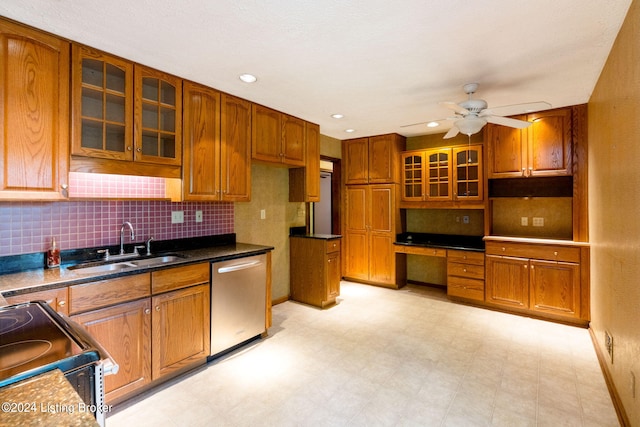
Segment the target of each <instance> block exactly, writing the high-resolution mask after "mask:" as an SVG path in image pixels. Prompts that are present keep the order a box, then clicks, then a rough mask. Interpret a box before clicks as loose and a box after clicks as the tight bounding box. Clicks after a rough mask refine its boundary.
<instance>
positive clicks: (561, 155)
mask: <svg viewBox="0 0 640 427" xmlns="http://www.w3.org/2000/svg"><path fill="white" fill-rule="evenodd" d="M527 120H528V121H530V122H532V123H533V124H532V125H531V126H530V127H529V128H527V143H528V144H527V145H528V150H529V151H528V159H529V165H528V168H529V169H528V176H557V175H571V173H572V167H571V161H572V155H571V109H570V108H563V109H558V110H550V111H543V112H540V113H535V114H529V115H528V116H527Z"/></svg>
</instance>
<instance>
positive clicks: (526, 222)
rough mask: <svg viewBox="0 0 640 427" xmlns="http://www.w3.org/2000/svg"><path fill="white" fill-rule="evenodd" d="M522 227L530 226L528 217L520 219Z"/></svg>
mask: <svg viewBox="0 0 640 427" xmlns="http://www.w3.org/2000/svg"><path fill="white" fill-rule="evenodd" d="M520 225H521V226H523V227H527V226H528V225H529V217H528V216H522V217H520Z"/></svg>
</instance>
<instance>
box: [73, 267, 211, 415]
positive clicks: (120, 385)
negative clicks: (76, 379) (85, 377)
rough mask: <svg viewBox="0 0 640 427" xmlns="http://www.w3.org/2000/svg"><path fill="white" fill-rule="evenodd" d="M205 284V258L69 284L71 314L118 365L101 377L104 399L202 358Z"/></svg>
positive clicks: (206, 339) (206, 330)
mask: <svg viewBox="0 0 640 427" xmlns="http://www.w3.org/2000/svg"><path fill="white" fill-rule="evenodd" d="M209 288H210V286H209V263H208V262H205V263H200V264H194V265H187V266H180V267H175V268H170V269H165V270H158V271H154V272H153V273H144V274H136V275H132V276H123V277H119V278H115V279H109V280H102V281H99V282H92V283H85V284H81V285H74V286H71V287H70V288H69V309H70V312H71V314H72V316H71V318H72V319H73V320H74V321H76V322H77V323H79V324H81V325H83V326H84V327H85V328H86V329H87V331H88V332H89V333H90V334H91V336H93V337H94V338H95V339H96V341H98V342H99V343H100V344H101V345H102V346H103V347H104V348H105V349H106V350H107V351H108V352H109V353H110V354H111V356H112V357H113V358H114V359H115V361H116V363H118V365H119V366H120V369H119V371H118V373H117V374H116V375H109V376H106V377H105V390H106V401H107V403H113V402H114V401H120V400H123V399H124V398H128V397H131V396H132V395H133V394H135V392H139V391H141V389H142V388H143V387H145V386H147V385H149V384H151V383H153V382H156V381H158V380H160V379H163V378H169V377H170V376H171V374H174V373H177V372H180V371H182V370H186V369H188V368H190V367H192V366H196V365H198V364H199V363H204V362H205V361H206V358H207V356H208V355H209V348H210V327H209V325H210V317H209V314H210V290H209ZM65 291H66V289H65Z"/></svg>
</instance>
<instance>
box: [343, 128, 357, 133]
mask: <svg viewBox="0 0 640 427" xmlns="http://www.w3.org/2000/svg"><path fill="white" fill-rule="evenodd" d="M344 131H345V132H347V133H351V132H355V131H356V130H355V129H345V130H344Z"/></svg>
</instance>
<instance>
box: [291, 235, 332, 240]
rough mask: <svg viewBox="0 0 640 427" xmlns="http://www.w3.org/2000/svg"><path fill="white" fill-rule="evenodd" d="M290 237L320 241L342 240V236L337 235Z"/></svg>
mask: <svg viewBox="0 0 640 427" xmlns="http://www.w3.org/2000/svg"><path fill="white" fill-rule="evenodd" d="M290 237H302V238H305V239H320V240H332V239H341V238H342V236H341V235H339V234H295V235H292V236H290Z"/></svg>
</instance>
